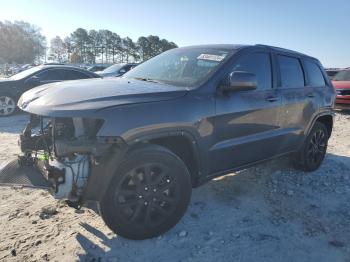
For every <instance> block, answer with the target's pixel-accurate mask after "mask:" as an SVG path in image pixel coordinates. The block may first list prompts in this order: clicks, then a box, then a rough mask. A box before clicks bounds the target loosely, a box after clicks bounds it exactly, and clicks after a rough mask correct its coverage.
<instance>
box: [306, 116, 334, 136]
mask: <svg viewBox="0 0 350 262" xmlns="http://www.w3.org/2000/svg"><path fill="white" fill-rule="evenodd" d="M333 118H334V113H332V112H324V113H321V114H318V115H316V116H315V117H314V119H313V121H312V122H311V124H310V126H309V128H308V131H307V135H308V134H309V133H310V132H311V129H312V127H313V126H314V125H315V123H316V122H321V123H322V124H324V125H325V126H326V128H327V131H328V136H329V137H331V135H332V130H333V122H334V120H333Z"/></svg>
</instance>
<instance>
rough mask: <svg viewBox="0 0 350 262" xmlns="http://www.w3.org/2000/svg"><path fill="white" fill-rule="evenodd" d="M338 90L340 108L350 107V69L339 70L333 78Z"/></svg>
mask: <svg viewBox="0 0 350 262" xmlns="http://www.w3.org/2000/svg"><path fill="white" fill-rule="evenodd" d="M332 83H333V86H334V88H335V91H336V92H337V98H336V101H335V103H336V105H335V107H336V108H338V109H350V69H346V70H341V71H339V72H338V73H337V74H336V75H335V76H334V77H333V80H332Z"/></svg>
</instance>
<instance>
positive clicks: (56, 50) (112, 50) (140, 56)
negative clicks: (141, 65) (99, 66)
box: [49, 28, 177, 64]
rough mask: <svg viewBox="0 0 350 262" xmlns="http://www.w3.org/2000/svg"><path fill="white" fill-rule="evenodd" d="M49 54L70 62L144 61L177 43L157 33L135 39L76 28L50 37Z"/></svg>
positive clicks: (56, 59)
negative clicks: (60, 35) (66, 35)
mask: <svg viewBox="0 0 350 262" xmlns="http://www.w3.org/2000/svg"><path fill="white" fill-rule="evenodd" d="M50 46H51V47H50V56H49V58H50V59H51V60H54V61H58V62H67V61H68V62H71V63H88V64H94V63H96V62H100V63H122V62H134V61H144V60H147V59H149V58H151V57H153V56H155V55H158V54H160V53H162V52H164V51H166V50H169V49H172V48H175V47H177V45H176V44H175V43H173V42H169V41H168V40H166V39H160V38H159V37H158V36H154V35H150V36H147V37H145V36H141V37H139V38H138V40H137V41H136V42H134V41H133V40H132V39H131V38H129V37H125V38H122V37H121V36H119V35H118V34H117V33H114V32H112V31H109V30H98V31H97V30H89V31H87V30H86V29H84V28H78V29H77V30H75V31H74V32H73V33H71V35H70V36H68V37H66V38H64V39H61V37H59V36H56V37H55V38H53V39H52V40H51V45H50Z"/></svg>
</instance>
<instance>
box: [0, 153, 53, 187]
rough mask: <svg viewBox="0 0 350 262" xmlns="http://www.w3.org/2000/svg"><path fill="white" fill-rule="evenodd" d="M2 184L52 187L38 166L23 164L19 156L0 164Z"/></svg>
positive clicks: (0, 182) (0, 181)
mask: <svg viewBox="0 0 350 262" xmlns="http://www.w3.org/2000/svg"><path fill="white" fill-rule="evenodd" d="M0 186H22V187H31V188H42V189H50V188H52V187H51V186H50V184H49V183H48V181H47V180H46V178H45V177H44V175H43V174H42V173H41V172H40V169H39V168H38V167H36V166H22V165H20V164H19V162H18V158H16V159H13V160H9V161H6V162H4V163H1V164H0Z"/></svg>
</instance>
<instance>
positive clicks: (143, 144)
mask: <svg viewBox="0 0 350 262" xmlns="http://www.w3.org/2000/svg"><path fill="white" fill-rule="evenodd" d="M52 88H55V92H50V89H49V87H48V88H47V89H46V90H42V89H41V88H40V87H39V88H36V89H33V90H30V91H28V92H26V93H25V94H23V96H22V97H21V99H20V101H19V103H18V105H19V107H20V108H21V109H22V110H24V111H26V112H29V113H31V114H32V118H31V121H30V123H29V124H28V125H27V128H26V129H25V132H24V133H23V135H22V136H21V139H20V141H21V142H20V145H21V150H22V152H23V158H20V159H21V160H20V162H21V163H37V157H36V154H35V153H36V152H38V150H39V151H41V152H43V155H44V156H47V158H46V162H45V164H46V165H45V167H47V169H46V170H48V172H47V173H45V174H46V175H45V179H46V180H45V181H47V184H46V186H47V187H48V188H51V189H52V190H51V192H52V193H53V194H54V195H55V197H56V198H57V199H66V200H69V201H70V202H69V203H70V205H71V206H75V207H80V206H81V205H82V204H83V203H84V201H86V200H92V201H98V202H99V205H100V211H101V215H102V218H103V219H104V221H105V222H106V224H107V225H108V226H109V227H110V228H111V229H112V230H113V231H114V232H116V233H117V234H118V235H120V236H123V237H127V238H131V239H145V238H151V237H155V236H158V235H160V234H162V233H164V232H165V231H167V230H168V229H170V228H171V227H173V226H174V225H175V224H176V223H177V222H178V221H179V220H180V219H181V217H182V216H183V214H184V213H185V211H186V209H187V206H188V204H189V201H190V197H191V192H192V188H193V187H196V186H199V185H201V184H203V183H205V182H206V181H209V180H210V179H212V178H215V177H218V176H221V175H224V174H228V173H230V172H232V171H233V170H241V169H245V168H247V167H249V166H253V165H255V164H257V163H260V162H261V161H267V160H270V159H273V158H277V157H280V156H283V155H288V156H290V157H291V159H293V160H294V162H295V163H296V166H297V167H298V168H301V169H302V170H305V171H314V170H316V169H318V168H319V167H320V165H321V164H322V161H323V159H324V156H325V154H326V150H327V142H328V139H329V137H330V135H331V133H332V127H333V110H332V109H333V106H334V100H335V91H334V88H333V87H332V83H331V82H330V80H329V78H328V77H327V75H326V73H325V71H324V69H323V67H322V65H321V63H320V62H319V61H318V60H317V59H315V58H313V57H310V56H307V55H304V54H301V53H297V52H294V51H290V50H286V49H282V48H277V47H270V46H264V45H256V46H241V45H205V46H191V47H184V48H177V49H171V50H169V51H166V52H164V53H162V54H160V55H158V56H156V57H154V58H152V59H150V60H148V61H146V62H144V63H143V64H141V65H139V66H137V67H136V68H135V69H133V70H131V71H129V72H128V73H127V74H125V75H124V76H123V77H119V78H108V79H98V80H90V81H74V82H66V83H58V84H56V85H54V86H52ZM47 121H49V124H48V125H46V124H43V123H47ZM40 123H42V124H40ZM35 126H47V129H46V130H43V132H42V134H41V135H37V134H36V133H34V132H33V134H32V129H33V128H34V127H35ZM34 131H35V129H34ZM22 161H23V162H22ZM44 161H45V160H44ZM16 163H18V161H17V162H16ZM38 167H39V168H40V165H38V166H35V165H34V166H33V169H34V170H35V168H38ZM67 167H69V168H67ZM26 168H28V166H26ZM38 176H39V178H40V176H41V175H40V173H38ZM8 177H9V176H6V179H7V178H8ZM41 178H42V179H43V177H42V176H41ZM40 181H42V180H40ZM4 182H6V181H4V180H0V183H4ZM7 183H8V182H7Z"/></svg>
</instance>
